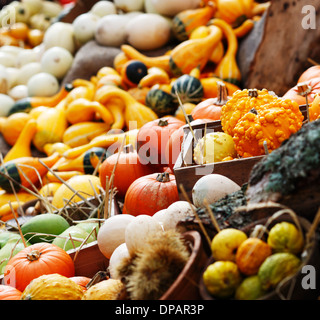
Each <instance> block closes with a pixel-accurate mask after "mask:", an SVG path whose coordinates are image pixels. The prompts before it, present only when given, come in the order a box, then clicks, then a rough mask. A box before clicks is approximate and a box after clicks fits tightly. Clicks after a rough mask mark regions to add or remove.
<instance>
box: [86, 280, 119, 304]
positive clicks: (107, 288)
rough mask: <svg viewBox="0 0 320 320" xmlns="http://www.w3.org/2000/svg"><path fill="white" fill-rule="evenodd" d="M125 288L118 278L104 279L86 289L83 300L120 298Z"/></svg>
mask: <svg viewBox="0 0 320 320" xmlns="http://www.w3.org/2000/svg"><path fill="white" fill-rule="evenodd" d="M124 288H125V287H124V284H123V283H122V282H121V281H120V280H118V279H107V280H103V281H100V282H98V283H96V284H94V285H93V286H92V287H90V288H89V289H88V290H86V292H85V293H84V294H83V297H82V300H118V298H119V296H120V295H121V292H122V291H123V290H124Z"/></svg>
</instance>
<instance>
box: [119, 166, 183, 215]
mask: <svg viewBox="0 0 320 320" xmlns="http://www.w3.org/2000/svg"><path fill="white" fill-rule="evenodd" d="M178 200H179V195H178V189H177V185H176V179H175V176H174V175H172V174H169V173H167V172H163V173H153V174H150V175H147V176H144V177H141V178H139V179H137V180H135V181H134V182H133V183H132V184H131V185H130V187H129V189H128V191H127V193H126V197H125V200H124V207H123V212H122V213H125V214H131V215H133V216H137V215H140V214H146V215H149V216H152V215H154V214H155V213H156V212H158V211H160V210H162V209H166V208H167V207H168V206H169V205H171V204H172V203H174V202H176V201H178Z"/></svg>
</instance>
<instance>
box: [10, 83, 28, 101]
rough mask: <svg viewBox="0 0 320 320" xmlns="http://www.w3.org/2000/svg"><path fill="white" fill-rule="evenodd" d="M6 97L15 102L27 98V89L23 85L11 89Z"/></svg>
mask: <svg viewBox="0 0 320 320" xmlns="http://www.w3.org/2000/svg"><path fill="white" fill-rule="evenodd" d="M8 95H9V96H10V97H11V98H12V99H13V100H15V101H17V100H20V99H23V98H27V97H28V87H27V86H26V85H24V84H20V85H17V86H15V87H13V88H11V89H10V90H9V92H8Z"/></svg>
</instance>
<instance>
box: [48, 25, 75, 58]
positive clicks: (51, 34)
mask: <svg viewBox="0 0 320 320" xmlns="http://www.w3.org/2000/svg"><path fill="white" fill-rule="evenodd" d="M43 43H44V44H45V48H46V49H49V48H52V47H62V48H65V49H67V50H68V51H69V52H70V53H71V54H73V53H74V51H75V41H74V29H73V25H72V24H70V23H66V22H55V23H53V24H52V25H50V27H49V28H48V29H47V30H46V32H45V34H44V37H43Z"/></svg>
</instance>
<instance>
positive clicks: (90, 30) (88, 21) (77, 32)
mask: <svg viewBox="0 0 320 320" xmlns="http://www.w3.org/2000/svg"><path fill="white" fill-rule="evenodd" d="M100 2H104V1H100ZM105 2H107V1H105ZM97 3H99V2H97ZM109 3H111V2H109ZM99 19H100V17H99V16H97V15H96V14H93V13H90V12H87V13H83V14H80V15H79V16H78V17H76V18H75V19H74V20H73V22H72V24H73V28H74V36H75V38H76V40H77V41H79V43H80V44H84V43H86V42H88V41H90V40H92V39H93V38H94V33H95V30H96V26H97V22H98V20H99Z"/></svg>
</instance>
